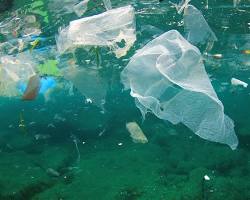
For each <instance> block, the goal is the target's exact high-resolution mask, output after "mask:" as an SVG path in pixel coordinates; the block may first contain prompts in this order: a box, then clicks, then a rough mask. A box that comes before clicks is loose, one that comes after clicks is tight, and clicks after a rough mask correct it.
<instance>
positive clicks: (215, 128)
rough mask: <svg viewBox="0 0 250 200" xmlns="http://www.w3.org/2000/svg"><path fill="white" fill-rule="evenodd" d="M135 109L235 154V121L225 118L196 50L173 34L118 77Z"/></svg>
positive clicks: (147, 49) (142, 51)
mask: <svg viewBox="0 0 250 200" xmlns="http://www.w3.org/2000/svg"><path fill="white" fill-rule="evenodd" d="M121 80H122V83H123V84H124V86H125V89H131V93H130V94H131V96H132V97H134V98H135V100H136V106H137V107H138V108H139V109H140V110H141V112H142V114H143V115H144V116H145V114H146V112H148V111H151V112H152V113H153V114H155V115H156V116H157V117H158V118H160V119H163V120H168V121H170V122H171V123H173V124H177V123H183V124H184V125H185V126H187V127H188V128H189V129H191V130H192V131H193V132H194V133H195V134H197V135H198V136H200V137H201V138H204V139H206V140H210V141H214V142H219V143H223V144H227V145H229V146H230V147H231V148H232V149H235V148H236V147H237V145H238V139H237V136H236V135H235V132H234V123H233V121H232V120H231V119H230V118H229V117H228V116H227V115H225V114H224V107H223V105H222V103H221V101H220V100H219V99H218V97H217V95H216V93H215V91H214V89H213V87H212V85H211V83H210V80H209V78H208V75H207V73H206V71H205V67H204V65H203V62H202V56H201V53H200V51H199V50H198V48H196V47H195V46H193V45H192V44H190V43H189V42H188V41H187V40H185V39H184V38H183V37H182V36H181V35H180V33H179V32H178V31H176V30H171V31H169V32H166V33H164V34H162V35H161V36H159V37H157V38H156V39H154V40H152V41H151V42H149V43H148V44H147V45H146V46H144V47H143V48H142V49H140V50H139V51H138V52H137V53H136V54H135V55H134V56H133V57H132V59H131V60H130V62H129V63H128V65H127V66H126V68H125V69H124V70H123V71H122V74H121Z"/></svg>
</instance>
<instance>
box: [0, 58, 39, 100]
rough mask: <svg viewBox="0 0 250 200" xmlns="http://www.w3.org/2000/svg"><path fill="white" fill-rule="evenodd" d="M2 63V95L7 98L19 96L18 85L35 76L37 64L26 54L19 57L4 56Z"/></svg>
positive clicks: (0, 83)
mask: <svg viewBox="0 0 250 200" xmlns="http://www.w3.org/2000/svg"><path fill="white" fill-rule="evenodd" d="M0 61H1V65H0V95H1V96H6V97H13V96H17V95H19V94H20V91H19V90H18V87H17V86H18V84H19V83H21V82H27V81H28V80H29V78H30V77H31V76H34V75H35V70H34V69H35V64H34V63H33V62H32V60H31V58H30V57H29V56H28V55H26V54H24V53H20V54H18V55H17V57H14V56H2V57H1V59H0Z"/></svg>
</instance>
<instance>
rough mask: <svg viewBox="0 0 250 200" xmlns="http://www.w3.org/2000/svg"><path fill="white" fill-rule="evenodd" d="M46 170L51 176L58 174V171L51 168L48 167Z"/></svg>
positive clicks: (57, 175)
mask: <svg viewBox="0 0 250 200" xmlns="http://www.w3.org/2000/svg"><path fill="white" fill-rule="evenodd" d="M46 172H47V174H48V175H49V176H52V177H59V176H60V173H59V172H58V171H56V170H55V169H53V168H48V169H47V170H46Z"/></svg>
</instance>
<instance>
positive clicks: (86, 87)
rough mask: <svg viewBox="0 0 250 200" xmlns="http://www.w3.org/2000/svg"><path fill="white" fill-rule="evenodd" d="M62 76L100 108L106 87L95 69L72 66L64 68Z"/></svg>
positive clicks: (105, 83)
mask: <svg viewBox="0 0 250 200" xmlns="http://www.w3.org/2000/svg"><path fill="white" fill-rule="evenodd" d="M62 74H63V75H64V78H65V79H67V80H69V81H71V82H72V83H73V85H74V86H75V87H76V88H77V89H78V90H79V91H80V92H81V94H83V95H84V96H85V97H86V99H90V100H91V101H92V102H93V103H94V104H95V105H97V106H99V107H102V104H103V103H104V100H105V96H106V91H107V86H108V85H107V81H106V80H105V79H104V78H103V77H102V76H101V75H100V73H99V71H98V70H97V69H92V68H81V67H76V66H74V67H67V68H64V69H63V70H62Z"/></svg>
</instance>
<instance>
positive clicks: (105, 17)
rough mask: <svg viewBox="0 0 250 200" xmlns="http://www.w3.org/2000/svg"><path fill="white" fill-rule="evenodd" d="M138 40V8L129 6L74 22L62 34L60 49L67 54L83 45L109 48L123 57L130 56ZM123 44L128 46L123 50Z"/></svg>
mask: <svg viewBox="0 0 250 200" xmlns="http://www.w3.org/2000/svg"><path fill="white" fill-rule="evenodd" d="M135 40H136V34H135V14H134V8H133V7H132V6H125V7H121V8H117V9H112V10H108V11H106V12H104V13H102V14H99V15H95V16H91V17H86V18H82V19H79V20H75V21H72V22H70V25H69V26H68V27H66V28H65V29H62V30H60V31H59V35H58V37H57V48H58V51H59V52H60V53H64V52H65V51H66V50H72V49H74V48H76V47H79V46H107V47H110V48H111V49H113V51H114V53H115V55H116V57H118V58H119V57H122V56H124V55H126V53H127V51H128V50H129V49H130V47H131V46H132V45H133V44H134V42H135ZM119 43H124V44H122V45H123V46H121V47H120V46H119Z"/></svg>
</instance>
